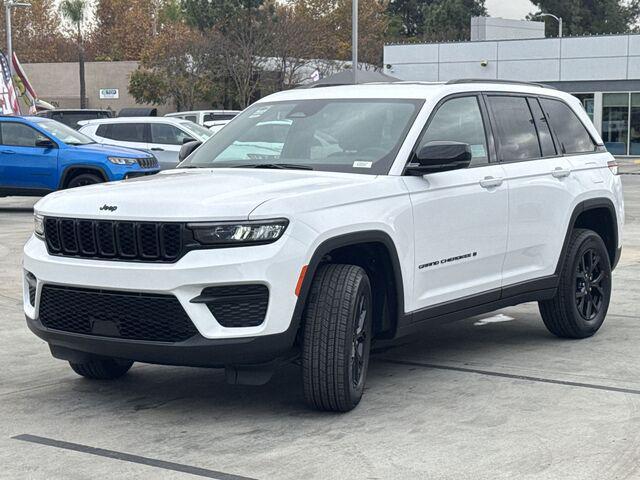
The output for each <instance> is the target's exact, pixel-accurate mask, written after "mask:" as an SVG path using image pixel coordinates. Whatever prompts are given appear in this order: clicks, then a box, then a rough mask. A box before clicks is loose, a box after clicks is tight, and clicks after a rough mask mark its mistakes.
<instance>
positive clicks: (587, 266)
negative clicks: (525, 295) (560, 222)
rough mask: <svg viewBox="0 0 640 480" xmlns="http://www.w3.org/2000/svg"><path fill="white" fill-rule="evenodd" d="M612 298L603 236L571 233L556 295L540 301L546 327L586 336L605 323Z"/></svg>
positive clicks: (579, 231) (571, 335)
mask: <svg viewBox="0 0 640 480" xmlns="http://www.w3.org/2000/svg"><path fill="white" fill-rule="evenodd" d="M610 298H611V264H610V262H609V254H608V252H607V248H606V247H605V245H604V242H603V241H602V238H600V236H599V235H598V234H597V233H595V232H593V231H591V230H585V229H576V230H574V231H573V232H572V234H571V239H570V241H569V247H568V248H567V255H566V257H565V259H564V264H563V267H562V272H561V274H560V284H559V286H558V292H557V293H556V296H555V297H554V298H552V299H551V300H545V301H542V302H540V303H539V307H540V314H541V315H542V319H543V320H544V324H545V325H546V327H547V329H548V330H549V331H550V332H551V333H553V334H554V335H557V336H558V337H562V338H586V337H590V336H592V335H593V334H595V333H596V332H597V331H598V329H599V328H600V327H601V326H602V323H603V322H604V319H605V317H606V315H607V310H608V309H609V300H610Z"/></svg>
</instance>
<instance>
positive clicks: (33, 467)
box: [0, 175, 640, 480]
mask: <svg viewBox="0 0 640 480" xmlns="http://www.w3.org/2000/svg"><path fill="white" fill-rule="evenodd" d="M623 183H624V186H625V202H626V208H627V225H626V227H625V234H624V250H623V255H622V259H621V261H620V264H619V266H618V268H617V270H616V271H615V273H614V295H613V299H612V304H611V307H610V310H609V315H608V317H607V320H606V322H605V324H604V326H603V328H602V330H601V331H600V332H599V333H598V334H597V335H596V336H595V337H593V338H591V339H587V340H581V341H567V340H559V339H557V338H555V337H554V336H552V335H551V334H549V333H548V332H547V330H546V329H545V327H544V325H543V324H542V320H541V319H540V316H539V314H538V311H537V306H536V305H535V304H527V305H523V306H520V307H516V308H509V309H504V310H501V311H500V312H497V314H489V315H483V316H480V317H474V318H470V319H467V320H464V321H460V322H457V323H453V324H449V325H444V326H439V327H434V328H433V329H431V330H427V331H425V332H424V333H422V334H421V335H419V336H416V337H412V338H405V339H403V340H401V341H400V342H398V343H397V344H396V345H395V346H393V347H391V348H384V349H378V350H377V351H376V353H375V354H374V357H373V361H372V366H371V368H370V371H369V377H368V384H367V389H366V392H365V396H364V399H363V401H362V402H361V404H360V405H359V406H358V407H357V408H356V410H354V411H353V412H350V413H348V414H333V413H329V414H323V413H319V412H315V411H312V410H310V409H308V408H307V407H306V405H305V404H304V402H303V398H302V386H301V383H300V379H299V368H298V367H296V366H295V365H291V366H288V367H286V368H283V369H281V370H280V371H278V372H277V373H276V375H275V376H274V378H273V380H272V381H271V382H270V383H269V384H267V385H265V386H262V387H246V386H231V385H227V384H226V383H225V381H224V372H223V371H220V370H207V369H189V368H177V367H162V366H152V365H141V364H137V365H135V366H134V367H133V369H132V370H131V372H130V373H129V374H128V375H127V376H125V377H124V378H123V379H121V380H119V381H115V382H90V381H87V380H85V379H82V378H80V377H78V376H76V375H75V374H74V373H73V372H72V371H71V369H70V368H69V367H68V365H67V364H66V363H64V362H62V361H59V360H54V359H53V358H51V356H50V354H49V350H48V348H47V346H46V344H45V343H44V342H43V341H41V340H39V339H38V338H36V337H35V336H34V335H32V334H31V333H30V332H29V331H28V329H27V327H26V325H25V322H24V316H23V313H22V304H21V303H22V302H21V280H20V275H21V271H20V269H21V267H20V264H21V251H22V245H23V244H24V242H25V241H26V240H27V238H28V237H29V235H30V234H31V231H32V223H33V222H32V205H33V204H34V203H35V200H34V199H19V198H5V199H0V322H2V327H3V328H2V334H0V366H1V367H0V465H1V466H2V467H1V468H0V478H11V479H21V478H29V479H58V478H61V479H62V478H64V479H89V478H91V479H93V478H109V479H131V478H153V479H165V478H175V479H186V478H198V477H200V478H217V479H220V480H233V479H238V480H240V479H246V478H251V479H259V480H265V479H270V480H271V479H275V480H278V479H302V478H304V479H345V478H349V479H456V480H460V479H474V480H480V479H492V480H494V479H503V478H504V479H514V478H518V479H553V480H557V479H598V480H602V479H627V478H628V479H637V478H640V376H639V375H638V372H639V371H640V348H639V346H640V325H639V324H638V320H639V319H640V285H639V283H640V175H625V176H624V177H623Z"/></svg>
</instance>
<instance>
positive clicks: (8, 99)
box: [0, 52, 20, 115]
mask: <svg viewBox="0 0 640 480" xmlns="http://www.w3.org/2000/svg"><path fill="white" fill-rule="evenodd" d="M0 68H1V69H2V81H1V82H0V90H1V91H0V97H1V99H0V102H2V105H1V106H2V113H3V114H4V115H20V105H18V96H17V95H16V90H15V88H14V87H13V80H12V79H11V69H10V68H9V62H8V61H7V57H6V56H5V54H4V53H2V52H0Z"/></svg>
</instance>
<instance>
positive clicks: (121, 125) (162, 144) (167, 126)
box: [80, 117, 213, 170]
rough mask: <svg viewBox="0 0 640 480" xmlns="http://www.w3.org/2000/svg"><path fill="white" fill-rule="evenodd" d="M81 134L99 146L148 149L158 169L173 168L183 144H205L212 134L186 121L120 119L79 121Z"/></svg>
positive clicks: (137, 118)
mask: <svg viewBox="0 0 640 480" xmlns="http://www.w3.org/2000/svg"><path fill="white" fill-rule="evenodd" d="M80 124H81V127H80V131H81V132H82V133H84V134H85V135H87V136H89V137H91V138H92V139H93V140H95V141H96V142H98V143H101V144H105V145H118V146H122V147H130V148H138V149H141V150H150V151H151V152H153V154H154V155H155V156H156V158H157V159H158V161H159V163H160V168H161V169H163V170H164V169H167V168H174V167H175V166H176V165H177V164H178V154H179V153H180V148H182V145H183V144H184V143H188V142H190V141H194V140H196V141H199V142H204V141H206V140H207V139H209V137H211V136H212V135H213V133H212V132H211V131H210V130H209V129H208V128H205V127H202V126H200V125H197V124H195V123H193V122H191V121H189V120H182V119H177V118H167V117H121V118H105V119H99V120H89V121H85V122H80Z"/></svg>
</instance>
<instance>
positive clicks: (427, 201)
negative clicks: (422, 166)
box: [404, 95, 508, 311]
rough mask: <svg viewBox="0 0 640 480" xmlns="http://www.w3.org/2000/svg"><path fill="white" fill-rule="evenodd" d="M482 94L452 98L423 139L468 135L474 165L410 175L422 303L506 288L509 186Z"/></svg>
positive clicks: (418, 305) (418, 302) (493, 296)
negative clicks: (496, 159)
mask: <svg viewBox="0 0 640 480" xmlns="http://www.w3.org/2000/svg"><path fill="white" fill-rule="evenodd" d="M480 101H481V99H480V98H479V97H477V96H475V95H471V96H461V97H454V98H451V99H448V100H446V101H445V102H444V103H442V104H441V106H439V107H438V109H437V110H436V112H435V114H434V115H432V117H431V119H430V121H429V124H428V126H427V129H426V130H425V132H424V133H423V135H422V137H421V139H420V141H419V143H418V146H417V147H416V151H418V150H419V149H420V148H421V147H422V146H424V145H426V144H427V143H429V142H433V141H456V142H463V143H467V144H469V145H470V147H471V152H472V157H473V158H472V161H471V165H470V166H469V167H468V168H466V169H462V170H453V171H447V172H438V173H431V174H427V175H424V176H423V177H420V176H406V177H404V178H405V182H406V185H407V188H408V189H409V192H410V197H411V202H412V205H413V217H414V232H415V233H414V235H415V239H414V240H415V241H414V245H415V247H414V248H415V277H414V278H415V279H414V288H413V298H412V300H413V305H411V306H410V309H411V310H414V311H415V310H420V309H424V308H428V307H432V306H434V305H438V304H446V303H447V302H450V301H452V300H458V299H462V298H464V297H469V296H474V295H478V294H484V295H482V299H483V300H486V301H490V300H497V299H498V298H499V296H500V287H501V281H502V275H501V271H502V263H503V261H504V256H505V251H506V244H507V217H508V193H507V185H506V183H505V182H504V177H505V174H504V170H503V168H502V166H501V165H499V164H497V163H492V162H490V150H489V146H488V137H487V133H486V131H487V130H486V128H485V121H484V118H483V114H482V109H481V103H480Z"/></svg>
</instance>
